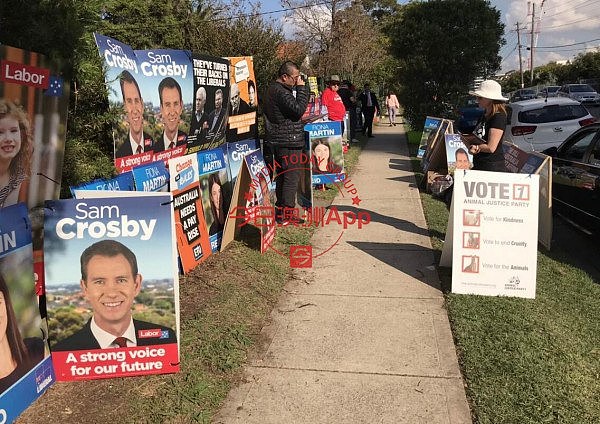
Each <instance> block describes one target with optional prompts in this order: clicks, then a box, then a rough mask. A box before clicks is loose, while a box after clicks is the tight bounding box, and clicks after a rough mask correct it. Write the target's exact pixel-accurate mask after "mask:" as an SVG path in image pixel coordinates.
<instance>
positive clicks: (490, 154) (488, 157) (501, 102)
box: [463, 80, 508, 172]
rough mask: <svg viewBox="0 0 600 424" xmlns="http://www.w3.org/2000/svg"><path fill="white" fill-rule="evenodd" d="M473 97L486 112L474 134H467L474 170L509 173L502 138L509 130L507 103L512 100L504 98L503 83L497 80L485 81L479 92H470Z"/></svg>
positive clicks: (465, 136)
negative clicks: (505, 162)
mask: <svg viewBox="0 0 600 424" xmlns="http://www.w3.org/2000/svg"><path fill="white" fill-rule="evenodd" d="M469 94H470V95H472V96H476V97H477V103H478V104H479V107H480V108H482V109H484V111H485V112H484V114H483V116H482V117H481V118H480V119H479V122H477V125H476V126H475V130H473V134H469V135H463V140H464V141H465V143H466V144H467V146H469V152H471V154H472V155H473V169H475V170H479V171H494V172H506V167H505V165H504V154H503V152H502V137H503V136H504V130H505V129H506V105H505V102H506V101H507V100H508V99H507V98H506V97H504V96H503V95H502V87H500V84H498V83H497V82H496V81H493V80H486V81H483V82H482V83H481V85H480V86H479V88H478V89H476V90H474V91H469ZM481 140H483V143H482V142H481Z"/></svg>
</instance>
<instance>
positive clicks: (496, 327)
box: [408, 131, 600, 424]
mask: <svg viewBox="0 0 600 424" xmlns="http://www.w3.org/2000/svg"><path fill="white" fill-rule="evenodd" d="M420 134H421V133H420V132H415V131H410V132H408V139H409V144H410V149H411V154H413V155H414V154H415V153H416V148H417V145H418V142H419V140H420ZM413 163H414V164H415V165H416V167H415V171H417V170H418V169H420V167H419V166H420V165H419V160H416V158H415V161H414V162H413ZM421 199H422V203H423V208H424V211H425V217H426V219H427V223H428V226H429V228H430V232H431V235H432V244H433V248H434V250H435V253H436V256H437V258H438V259H439V255H440V254H441V248H442V242H443V238H444V235H445V232H446V225H447V219H448V211H447V210H446V207H445V206H444V204H443V203H442V202H440V201H438V200H435V199H433V198H432V197H431V196H430V195H428V194H424V193H422V194H421ZM439 272H440V278H441V279H442V282H443V286H444V287H445V288H446V293H445V296H446V306H447V309H448V316H449V318H450V323H451V326H452V332H453V334H454V338H455V342H456V346H457V350H458V355H459V361H460V365H461V368H462V372H463V376H464V379H465V382H466V384H467V396H468V398H469V401H470V403H471V408H472V413H473V416H474V421H475V422H476V423H482V424H483V423H485V424H500V423H515V424H528V423H531V424H539V423H573V424H588V423H589V424H592V423H600V285H599V284H598V283H597V282H594V281H593V280H592V278H591V277H590V276H589V275H588V274H586V273H585V272H583V271H581V270H579V269H577V268H573V267H572V266H569V265H567V264H565V263H561V262H559V261H557V260H555V259H552V258H551V257H549V256H548V255H546V254H545V253H543V252H541V251H540V252H538V272H537V294H536V299H535V300H527V299H516V298H506V297H484V296H473V295H456V294H452V293H449V292H448V290H447V289H448V288H449V287H450V283H451V277H450V271H449V270H448V269H444V268H441V269H439Z"/></svg>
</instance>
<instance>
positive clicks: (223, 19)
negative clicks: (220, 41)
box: [211, 1, 329, 21]
mask: <svg viewBox="0 0 600 424" xmlns="http://www.w3.org/2000/svg"><path fill="white" fill-rule="evenodd" d="M326 4H329V2H328V1H323V2H321V3H313V4H306V5H304V6H296V7H288V8H284V9H279V10H271V11H269V12H257V13H242V14H240V15H236V16H230V17H227V18H215V19H211V20H212V21H227V20H230V19H239V18H250V17H254V16H261V15H271V14H274V13H281V12H289V11H292V10H297V9H306V8H309V7H315V6H324V5H326Z"/></svg>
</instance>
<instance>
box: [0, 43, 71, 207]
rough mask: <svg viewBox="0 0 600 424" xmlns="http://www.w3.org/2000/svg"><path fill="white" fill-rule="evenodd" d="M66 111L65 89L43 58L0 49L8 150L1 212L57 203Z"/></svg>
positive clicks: (0, 96)
mask: <svg viewBox="0 0 600 424" xmlns="http://www.w3.org/2000/svg"><path fill="white" fill-rule="evenodd" d="M68 105H69V86H68V83H66V82H65V81H64V80H63V78H62V77H60V76H59V74H58V73H57V72H56V70H55V68H54V67H53V66H52V64H51V62H50V61H49V60H47V59H46V57H44V56H42V55H40V54H38V53H34V52H28V51H25V50H21V49H17V48H15V47H10V46H4V45H0V134H3V135H4V137H3V138H4V139H5V140H10V141H11V143H9V144H10V145H11V146H12V147H10V152H7V160H8V161H9V163H7V164H6V167H3V169H5V171H3V175H2V179H3V180H6V182H7V183H6V186H5V189H3V190H2V191H1V192H0V208H1V207H5V206H10V205H13V204H15V203H18V202H25V203H27V206H28V207H29V208H30V209H31V208H33V207H35V206H42V205H43V204H44V201H45V200H48V199H57V198H58V197H59V195H60V183H61V178H62V164H63V157H64V150H65V136H66V123H67V108H68ZM4 143H5V142H4V141H3V144H4ZM3 149H9V147H3Z"/></svg>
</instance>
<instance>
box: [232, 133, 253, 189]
mask: <svg viewBox="0 0 600 424" xmlns="http://www.w3.org/2000/svg"><path fill="white" fill-rule="evenodd" d="M256 149H257V147H256V140H245V141H236V142H233V143H227V156H226V157H225V158H226V160H227V169H228V171H229V180H230V181H231V185H232V186H235V180H236V178H237V176H238V174H239V172H240V168H241V166H242V163H243V162H244V156H246V155H247V154H248V153H250V152H253V151H254V150H256Z"/></svg>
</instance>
